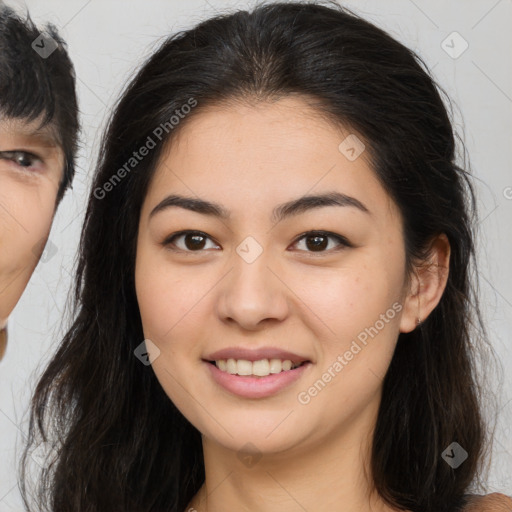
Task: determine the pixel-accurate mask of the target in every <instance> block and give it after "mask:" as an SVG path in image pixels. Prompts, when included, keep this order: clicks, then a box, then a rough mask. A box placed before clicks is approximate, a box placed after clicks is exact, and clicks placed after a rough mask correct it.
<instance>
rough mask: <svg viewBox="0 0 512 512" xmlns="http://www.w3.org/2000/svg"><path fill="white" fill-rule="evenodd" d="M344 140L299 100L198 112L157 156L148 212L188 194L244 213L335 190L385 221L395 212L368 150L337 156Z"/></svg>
mask: <svg viewBox="0 0 512 512" xmlns="http://www.w3.org/2000/svg"><path fill="white" fill-rule="evenodd" d="M349 135H351V136H352V135H354V134H351V131H350V128H349V127H348V126H343V125H342V124H341V123H340V125H334V123H332V122H329V121H328V120H326V119H325V117H324V116H322V115H320V114H319V112H318V111H316V110H315V109H314V108H311V104H310V103H308V102H305V101H304V100H303V99H302V98H285V99H282V100H280V101H278V102H275V103H260V104H257V105H250V106H248V105H241V104H234V105H233V104H228V105H221V106H220V107H218V106H214V107H210V108H204V109H202V110H201V111H198V112H197V113H196V114H195V115H194V116H193V117H191V118H189V119H187V120H186V121H185V123H184V125H182V127H181V128H180V130H179V131H178V132H177V133H176V134H175V136H174V138H173V139H172V140H171V141H170V144H169V145H168V147H167V148H166V150H165V151H164V152H163V154H162V157H161V159H160V161H159V163H158V164H157V167H156V172H155V175H154V177H153V179H152V182H151V184H150V187H149V190H148V193H147V197H146V200H147V203H148V207H149V205H152V206H154V204H157V203H158V202H159V201H161V200H162V198H163V197H164V195H166V194H168V193H169V192H173V193H178V194H184V195H187V196H190V195H191V193H192V195H194V196H200V197H204V198H208V199H211V200H213V201H215V202H218V203H224V204H226V205H227V204H228V203H229V205H230V209H231V210H233V211H234V212H239V213H238V215H241V214H242V213H240V212H245V214H244V215H250V214H251V213H250V212H249V211H248V210H249V208H248V206H249V205H254V207H255V208H256V209H257V210H259V209H262V208H264V207H265V205H268V206H269V208H271V207H272V206H273V205H274V204H278V203H282V202H283V201H285V200H288V199H290V198H294V197H299V196H302V195H305V194H306V192H308V193H309V192H311V193H317V192H318V193H320V192H329V191H338V192H341V193H344V194H347V195H350V196H352V197H356V198H358V199H360V200H361V202H362V203H365V204H371V205H372V208H371V209H374V210H380V211H381V212H382V213H383V214H384V216H386V215H387V212H389V211H390V210H391V211H392V212H391V213H396V211H395V210H396V209H395V208H394V204H393V202H392V200H391V198H390V197H389V196H388V194H387V193H386V192H385V190H384V189H383V187H382V185H381V183H380V181H379V180H378V178H377V176H376V173H375V172H374V170H373V166H372V164H371V158H370V156H369V154H368V152H367V151H363V152H362V153H361V154H360V156H359V157H357V158H348V157H347V155H346V154H345V153H344V152H343V149H344V146H343V144H342V142H343V141H344V140H345V139H346V138H347V137H348V136H349ZM350 140H351V139H350ZM361 142H362V141H361ZM349 156H351V155H349Z"/></svg>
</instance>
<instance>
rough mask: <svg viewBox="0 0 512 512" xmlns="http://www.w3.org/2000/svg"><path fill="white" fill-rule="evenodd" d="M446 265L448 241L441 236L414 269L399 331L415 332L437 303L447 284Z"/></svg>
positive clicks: (448, 257)
mask: <svg viewBox="0 0 512 512" xmlns="http://www.w3.org/2000/svg"><path fill="white" fill-rule="evenodd" d="M449 264H450V242H449V241H448V237H447V236H446V235H445V234H444V233H441V234H440V235H438V236H437V237H436V238H435V239H434V240H433V241H432V244H431V249H430V251H429V258H428V260H427V261H424V262H422V263H421V264H419V265H418V266H417V267H416V269H415V273H414V276H413V278H412V279H411V286H410V290H409V293H408V294H407V296H406V298H405V300H404V308H403V312H402V317H401V319H400V332H403V333H406V332H411V331H413V330H414V329H416V328H417V327H418V325H421V323H422V322H424V321H425V319H426V318H427V317H428V316H429V315H430V313H431V312H432V311H433V310H434V308H435V307H436V306H437V305H438V304H439V301H440V300H441V297H442V295H443V293H444V290H445V288H446V283H447V281H448V273H449ZM418 319H419V320H420V322H418Z"/></svg>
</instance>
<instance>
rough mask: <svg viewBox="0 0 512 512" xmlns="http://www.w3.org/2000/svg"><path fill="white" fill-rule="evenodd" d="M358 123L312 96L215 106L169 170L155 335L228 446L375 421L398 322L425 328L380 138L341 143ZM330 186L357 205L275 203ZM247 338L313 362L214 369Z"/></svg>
mask: <svg viewBox="0 0 512 512" xmlns="http://www.w3.org/2000/svg"><path fill="white" fill-rule="evenodd" d="M349 134H350V131H349V130H346V131H343V130H340V129H336V128H335V127H334V126H333V125H331V124H329V123H327V121H325V120H324V119H322V118H320V117H319V116H317V115H315V112H314V111H313V110H311V109H309V107H308V104H307V103H305V102H304V100H303V99H300V98H291V97H287V98H284V99H282V100H280V101H277V102H274V103H260V104H256V105H254V106H249V105H240V104H232V105H227V106H224V107H222V108H210V109H208V110H206V111H203V112H201V113H198V114H197V115H196V116H195V117H193V118H191V119H189V120H187V124H185V125H184V126H183V127H182V129H181V131H180V132H179V134H178V137H177V138H176V139H174V140H173V141H172V143H171V144H170V146H169V148H168V151H167V152H166V153H165V154H164V155H163V156H162V158H161V161H160V163H159V166H158V168H157V169H156V171H155V175H154V177H153V180H152V182H151V184H150V187H149V189H148V192H147V195H146V198H145V201H144V204H143V207H142V210H141V216H140V224H139V233H138V242H137V257H136V271H135V278H136V293H137V299H138V303H139V308H140V313H141V319H142V324H143V328H144V336H145V338H147V339H149V340H151V341H152V344H148V350H149V353H150V358H151V359H153V362H152V366H153V370H154V372H155V374H156V376H157V378H158V380H159V382H160V383H161V385H162V387H163V389H164V390H165V392H166V394H167V395H168V396H169V397H170V399H172V401H173V402H174V403H175V404H176V406H177V407H178V408H179V409H180V411H181V412H182V413H183V414H184V415H185V416H186V417H187V418H188V420H189V421H190V422H191V423H192V424H193V425H194V426H195V427H196V428H198V429H199V430H200V431H201V432H202V433H203V434H204V435H206V436H207V437H208V438H209V439H213V440H215V441H216V442H218V443H219V444H220V445H223V446H224V447H227V448H230V449H233V450H238V449H239V448H240V447H242V446H244V445H246V443H251V444H252V445H254V446H256V447H257V449H258V450H259V451H261V452H267V453H271V452H274V453H275V452H280V451H283V450H308V449H314V447H315V446H316V445H317V444H318V443H321V442H325V439H331V440H334V439H335V438H336V437H337V438H338V439H340V438H343V437H344V436H350V435H351V434H350V432H354V426H355V425H358V424H359V425H361V426H363V427H364V428H366V427H368V426H369V425H370V424H371V421H370V420H369V418H374V417H375V414H376V411H377V408H378V404H379V401H380V392H381V387H382V379H383V377H384V375H385V373H386V371H387V368H388V366H389V363H390V361H391V358H392V355H393V351H394V348H395V345H396V341H397V338H398V335H399V333H400V332H406V331H410V330H412V329H414V327H415V319H416V313H417V311H416V303H415V302H414V304H412V303H411V301H412V299H410V298H408V297H409V285H408V284H406V273H405V247H404V239H403V234H402V220H401V216H400V213H399V210H398V208H397V206H396V204H395V203H394V202H393V201H392V200H391V199H390V197H389V196H388V195H387V194H386V192H385V190H384V189H383V187H382V186H381V184H380V183H379V181H378V179H377V178H376V176H375V174H374V172H373V170H372V169H371V168H370V166H369V163H368V161H367V160H366V158H365V157H366V156H367V155H366V154H365V152H364V151H363V153H362V154H361V155H360V156H359V157H358V158H355V159H354V158H353V156H354V154H355V151H357V150H358V149H359V148H357V147H356V148H355V151H354V152H351V151H350V148H346V147H345V145H343V144H342V146H341V150H340V143H342V141H344V140H345V139H346V137H347V136H348V135H349ZM351 140H352V141H353V140H354V139H348V142H349V143H350V141H351ZM347 149H348V150H349V151H347ZM323 194H339V196H338V199H339V200H340V202H341V203H342V205H341V206H340V205H331V206H318V205H317V207H311V204H309V207H300V206H299V207H297V208H294V209H293V210H291V209H287V208H284V209H281V210H277V214H278V217H276V218H274V217H273V212H274V210H275V209H276V208H279V207H280V205H283V204H286V203H289V202H294V201H296V200H299V199H301V198H303V197H304V196H312V195H323ZM168 196H184V197H186V198H191V199H195V200H197V199H201V200H204V201H208V202H210V203H215V205H218V207H221V208H222V209H223V211H224V212H225V213H226V215H225V216H223V217H222V216H219V215H216V214H214V211H213V208H211V206H208V205H205V206H203V207H202V208H201V209H202V210H203V211H202V212H201V211H192V209H189V208H186V207H183V206H181V207H180V206H177V205H176V204H173V205H171V204H170V203H171V201H169V200H167V199H166V198H168ZM279 213H281V215H280V216H279ZM278 218H279V220H278ZM189 231H190V232H189ZM424 317H425V315H423V318H424ZM362 333H363V334H362ZM364 333H366V336H365V335H364ZM363 339H365V341H366V343H364V342H363V341H362V340H363ZM354 342H356V344H354ZM232 347H237V348H240V349H247V350H249V351H251V350H256V349H260V348H268V347H272V348H275V349H280V350H283V351H288V352H291V353H293V354H295V355H296V356H298V357H299V359H300V360H306V361H307V363H306V364H304V366H303V367H301V368H299V370H300V371H298V373H297V374H296V375H297V376H296V377H294V378H287V379H288V380H286V379H281V382H282V383H281V384H278V385H277V387H273V386H276V384H275V383H270V384H268V385H267V384H263V379H262V380H261V383H260V384H258V383H257V382H256V379H258V377H244V376H239V377H235V376H227V377H226V373H229V372H224V373H223V374H222V375H220V373H219V372H221V371H222V370H219V369H216V368H214V366H213V365H212V363H211V362H210V361H211V360H212V359H213V358H212V354H214V353H215V352H217V351H219V350H221V349H229V348H232ZM278 359H285V357H282V358H279V357H278ZM239 363H240V362H239V361H238V362H237V363H236V364H237V366H236V368H237V370H240V364H239ZM270 363H271V361H269V365H270ZM219 364H222V363H219ZM226 364H228V363H226ZM231 364H232V363H231ZM258 364H259V365H263V367H264V365H265V363H258ZM244 365H245V366H246V363H242V373H243V371H244V370H243V368H244ZM253 370H254V366H253ZM289 371H290V372H293V371H294V372H297V370H289ZM283 373H285V372H283ZM219 375H220V377H219ZM272 378H274V380H276V381H277V380H278V378H276V376H274V377H272ZM241 379H253V384H252V387H251V385H249V384H247V386H245V385H244V383H243V382H242V381H241ZM265 379H268V378H267V377H265ZM319 381H320V382H319ZM246 382H247V383H248V382H249V380H246ZM269 382H270V381H269ZM258 386H259V388H258ZM313 388H314V389H313ZM258 389H259V390H260V391H261V393H260V394H259V396H256V395H257V394H258ZM315 390H316V391H315ZM333 436H334V437H333Z"/></svg>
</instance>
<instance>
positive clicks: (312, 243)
mask: <svg viewBox="0 0 512 512" xmlns="http://www.w3.org/2000/svg"><path fill="white" fill-rule="evenodd" d="M302 240H304V241H305V247H306V252H319V253H324V252H330V251H331V250H339V249H340V248H343V247H351V244H350V243H349V242H348V240H347V239H346V238H344V237H342V236H340V235H336V234H335V233H329V232H327V231H310V232H309V233H305V234H304V235H302V236H301V237H300V238H299V239H298V240H297V241H296V242H295V244H294V245H297V244H298V242H300V241H302ZM329 240H335V241H336V242H337V244H335V246H334V249H333V247H330V248H329V249H328V250H327V251H326V250H325V249H326V248H327V247H328V246H329ZM336 245H337V248H336Z"/></svg>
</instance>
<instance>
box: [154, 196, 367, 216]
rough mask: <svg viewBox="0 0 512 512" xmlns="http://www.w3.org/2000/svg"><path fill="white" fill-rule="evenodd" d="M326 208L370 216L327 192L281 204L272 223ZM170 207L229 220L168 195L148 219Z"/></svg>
mask: <svg viewBox="0 0 512 512" xmlns="http://www.w3.org/2000/svg"><path fill="white" fill-rule="evenodd" d="M326 206H351V207H354V208H357V209H358V210H360V211H362V212H364V213H367V214H369V215H371V212H370V210H369V209H368V208H367V207H366V206H365V205H364V204H363V203H361V201H359V200H358V199H356V198H355V197H351V196H348V195H346V194H342V193H340V192H327V193H325V194H320V195H309V196H303V197H299V198H298V199H293V200H292V201H288V202H286V203H283V204H281V205H279V206H277V207H276V208H274V210H273V211H272V217H271V220H272V222H280V221H281V220H283V219H285V218H287V217H291V216H292V215H298V214H301V213H304V212H306V211H309V210H313V209H316V208H321V207H326ZM171 207H179V208H184V209H186V210H190V211H193V212H196V213H201V214H203V215H210V216H212V217H217V218H220V219H223V220H229V218H230V212H229V211H228V210H226V209H225V208H224V207H223V206H221V205H220V204H217V203H213V202H211V201H206V200H204V199H197V198H193V197H184V196H180V195H175V194H174V195H170V196H167V197H166V198H165V199H163V200H162V201H160V202H159V203H158V204H157V205H156V206H155V207H154V208H153V210H151V213H150V214H149V219H151V218H152V217H153V216H154V215H156V214H157V213H159V212H162V211H164V210H166V209H168V208H171Z"/></svg>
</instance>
